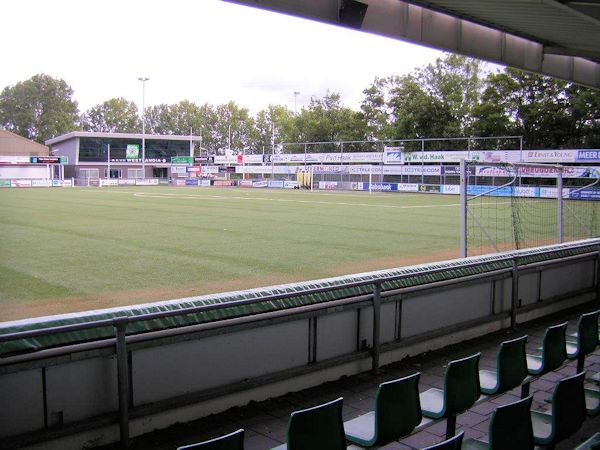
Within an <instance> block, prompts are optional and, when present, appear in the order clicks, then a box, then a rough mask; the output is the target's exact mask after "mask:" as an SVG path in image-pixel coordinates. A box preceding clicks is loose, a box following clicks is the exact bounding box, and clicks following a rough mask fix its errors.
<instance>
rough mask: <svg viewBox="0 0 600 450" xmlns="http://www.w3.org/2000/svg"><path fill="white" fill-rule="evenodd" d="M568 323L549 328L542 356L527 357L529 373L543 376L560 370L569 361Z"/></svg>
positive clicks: (543, 343)
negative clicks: (567, 347)
mask: <svg viewBox="0 0 600 450" xmlns="http://www.w3.org/2000/svg"><path fill="white" fill-rule="evenodd" d="M567 325H568V323H567V322H564V323H561V324H559V325H554V326H552V327H548V328H547V329H546V332H545V333H544V339H543V341H542V353H541V354H540V355H527V372H528V373H529V374H531V375H543V374H545V373H548V372H551V371H553V370H555V369H558V368H559V367H560V366H562V364H563V363H564V362H565V359H567V351H566V342H565V333H566V330H567Z"/></svg>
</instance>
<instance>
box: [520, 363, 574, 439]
mask: <svg viewBox="0 0 600 450" xmlns="http://www.w3.org/2000/svg"><path fill="white" fill-rule="evenodd" d="M584 377H585V372H581V373H578V374H577V375H574V376H572V377H568V378H564V379H562V380H560V381H559V382H558V383H557V384H556V387H555V388H554V392H553V393H552V412H550V413H546V412H541V411H531V422H532V425H533V439H534V441H535V443H536V444H538V445H544V446H553V445H554V444H556V443H557V442H560V441H562V440H563V439H566V438H568V437H569V436H571V435H572V434H573V433H575V432H576V431H577V430H578V429H579V428H580V427H581V425H582V424H583V421H584V420H585V416H586V409H585V396H584V389H583V381H584Z"/></svg>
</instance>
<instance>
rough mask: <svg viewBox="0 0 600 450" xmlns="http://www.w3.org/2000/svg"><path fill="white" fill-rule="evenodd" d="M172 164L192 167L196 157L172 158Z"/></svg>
mask: <svg viewBox="0 0 600 450" xmlns="http://www.w3.org/2000/svg"><path fill="white" fill-rule="evenodd" d="M171 164H184V165H187V166H191V165H192V164H194V157H192V156H171Z"/></svg>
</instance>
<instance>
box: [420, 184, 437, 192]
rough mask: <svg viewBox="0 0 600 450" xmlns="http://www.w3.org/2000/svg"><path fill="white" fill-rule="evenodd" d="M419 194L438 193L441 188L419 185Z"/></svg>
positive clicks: (431, 185) (434, 185)
mask: <svg viewBox="0 0 600 450" xmlns="http://www.w3.org/2000/svg"><path fill="white" fill-rule="evenodd" d="M419 192H432V193H438V194H439V193H440V192H441V188H440V185H439V184H420V185H419Z"/></svg>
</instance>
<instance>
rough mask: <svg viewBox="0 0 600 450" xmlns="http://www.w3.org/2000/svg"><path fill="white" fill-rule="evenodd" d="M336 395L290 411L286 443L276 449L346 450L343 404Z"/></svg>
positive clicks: (342, 400)
mask: <svg viewBox="0 0 600 450" xmlns="http://www.w3.org/2000/svg"><path fill="white" fill-rule="evenodd" d="M343 402H344V399H343V398H341V397H340V398H338V399H337V400H333V401H331V402H328V403H323V404H322V405H318V406H314V407H312V408H308V409H303V410H300V411H294V412H293V413H292V414H291V415H290V420H289V422H288V428H287V438H286V443H285V444H283V445H280V446H278V447H275V448H276V449H277V450H285V449H288V450H346V437H345V435H344V422H343V420H342V405H343Z"/></svg>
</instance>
